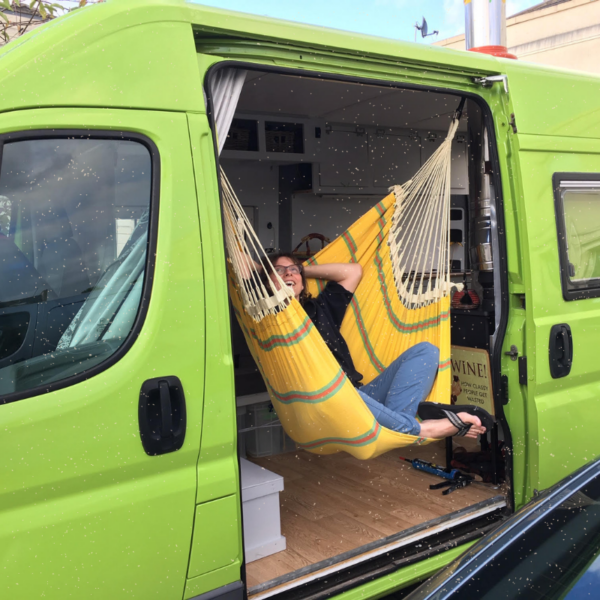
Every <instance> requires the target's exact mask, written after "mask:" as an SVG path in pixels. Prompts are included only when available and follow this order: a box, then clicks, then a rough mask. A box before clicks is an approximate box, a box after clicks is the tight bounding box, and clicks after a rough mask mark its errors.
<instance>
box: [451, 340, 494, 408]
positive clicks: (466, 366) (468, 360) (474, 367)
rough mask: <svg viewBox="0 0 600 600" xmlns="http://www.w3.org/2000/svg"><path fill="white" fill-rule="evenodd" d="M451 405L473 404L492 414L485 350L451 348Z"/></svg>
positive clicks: (492, 402) (488, 359)
mask: <svg viewBox="0 0 600 600" xmlns="http://www.w3.org/2000/svg"><path fill="white" fill-rule="evenodd" d="M452 404H473V405H474V406H479V407H481V408H483V409H485V410H487V411H488V412H489V413H490V414H491V415H493V414H494V396H493V394H492V374H491V372H490V355H489V353H488V351H487V350H479V349H477V348H465V347H463V346H452Z"/></svg>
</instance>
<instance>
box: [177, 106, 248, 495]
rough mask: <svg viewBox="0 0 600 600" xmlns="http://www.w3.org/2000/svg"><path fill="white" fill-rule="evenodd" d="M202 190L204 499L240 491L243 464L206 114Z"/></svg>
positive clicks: (198, 147) (196, 129)
mask: <svg viewBox="0 0 600 600" xmlns="http://www.w3.org/2000/svg"><path fill="white" fill-rule="evenodd" d="M187 119H188V124H189V135H190V141H191V148H192V158H193V162H194V173H195V181H196V187H197V194H198V213H199V215H200V227H201V230H202V235H203V238H202V243H203V247H204V248H207V249H209V250H207V252H206V254H205V255H204V254H203V256H204V257H205V258H204V260H205V262H204V289H205V293H206V314H205V319H206V348H207V368H206V384H205V404H204V417H203V418H204V427H203V439H202V448H201V452H200V459H199V461H198V492H197V494H198V495H197V502H198V504H200V503H202V502H206V501H208V500H213V499H216V498H221V497H224V496H228V495H230V494H237V495H238V497H239V494H240V487H239V469H238V459H237V447H236V444H235V442H236V436H237V432H236V420H235V388H234V381H233V360H232V356H231V333H230V329H229V300H228V295H227V277H226V272H225V252H224V246H223V226H222V221H221V208H220V203H219V202H216V201H215V200H216V199H217V198H218V197H219V188H218V184H217V170H216V163H215V148H214V145H213V137H212V131H211V130H210V127H209V125H208V120H207V118H206V116H205V115H200V114H190V115H188V116H187Z"/></svg>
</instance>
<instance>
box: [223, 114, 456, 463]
mask: <svg viewBox="0 0 600 600" xmlns="http://www.w3.org/2000/svg"><path fill="white" fill-rule="evenodd" d="M457 127H458V118H457V116H456V115H455V118H454V119H453V122H452V125H451V126H450V131H449V132H448V136H447V138H446V140H445V141H444V142H443V143H442V145H441V146H440V147H439V148H438V150H437V151H436V152H435V153H434V154H433V156H432V157H431V158H430V159H429V160H428V161H427V162H426V163H425V165H423V167H422V168H421V169H420V171H419V172H418V173H417V174H416V175H415V176H414V177H413V179H412V180H411V181H409V182H408V183H407V184H405V185H404V186H396V187H395V188H394V189H393V192H392V193H390V194H389V195H388V196H387V197H386V198H384V199H383V200H382V201H381V202H379V203H378V204H377V205H376V206H375V207H374V208H372V209H371V210H369V211H368V212H367V213H366V214H365V215H363V216H362V217H361V218H360V219H359V220H358V221H356V223H354V225H352V226H351V227H350V228H349V229H348V230H347V231H346V232H345V233H343V234H342V235H341V236H340V237H338V238H337V239H336V240H334V241H333V242H332V243H331V244H330V245H329V246H327V247H325V248H324V249H323V250H321V251H320V252H319V253H318V254H317V255H315V256H314V257H312V258H310V259H309V260H308V261H306V264H324V263H331V262H358V263H360V264H361V265H362V268H363V278H362V280H361V282H360V284H359V286H358V288H357V290H356V292H355V294H354V298H353V299H352V302H351V304H350V306H349V308H348V310H347V311H346V315H345V317H344V321H343V324H342V329H341V333H342V335H343V336H344V338H345V339H346V341H347V343H348V347H349V349H350V354H351V355H352V358H353V360H354V363H355V366H356V369H357V370H358V371H359V372H360V373H362V374H363V375H364V377H363V380H362V383H363V384H365V383H368V382H370V381H371V380H372V379H374V378H375V377H376V376H377V375H378V374H379V373H381V372H382V371H383V370H384V369H385V368H386V367H387V366H388V365H389V364H390V363H391V362H392V361H393V360H394V359H395V358H397V357H398V356H399V355H400V354H402V352H404V351H405V350H406V349H408V348H410V347H411V346H414V345H415V344H417V343H419V342H425V341H427V342H430V343H431V344H433V345H434V346H436V347H437V348H439V350H440V364H439V370H438V374H437V377H436V380H435V383H434V386H433V389H432V391H431V393H430V395H429V397H428V400H430V401H435V402H442V403H449V402H450V387H451V377H450V374H451V371H450V320H449V317H450V312H449V311H450V281H449V226H450V223H449V212H450V205H449V202H450V150H451V142H452V139H453V137H454V134H455V132H456V129H457ZM221 181H222V184H223V190H224V212H225V234H226V245H227V249H228V254H229V284H230V295H231V299H232V303H233V307H234V311H235V314H236V317H237V318H238V320H239V322H240V325H241V327H242V330H243V332H244V335H245V337H246V341H247V343H248V346H249V348H250V351H251V352H252V354H253V357H254V359H255V361H256V364H257V365H258V368H259V370H260V372H261V374H262V376H263V378H264V380H265V383H266V386H267V390H268V392H269V395H270V398H271V401H272V403H273V406H274V408H275V411H276V413H277V416H278V417H279V420H280V421H281V424H282V426H283V428H284V430H285V431H286V433H287V434H288V435H289V436H290V437H291V438H292V439H293V440H294V441H295V442H296V444H297V445H298V446H299V447H300V448H303V449H305V450H308V451H310V452H314V453H317V454H332V453H335V452H340V451H344V452H348V453H350V454H352V455H353V456H355V457H356V458H359V459H369V458H373V457H375V456H378V455H380V454H383V453H385V452H388V451H389V450H392V449H394V448H399V447H403V446H407V445H412V444H423V443H428V442H429V441H431V440H428V439H426V438H420V437H416V436H412V435H406V434H403V433H398V432H395V431H392V430H389V429H386V428H385V427H382V426H381V425H380V424H379V423H378V422H377V421H376V420H375V418H374V417H373V414H372V413H371V411H370V410H369V409H368V408H367V406H366V404H365V403H364V402H363V400H362V399H361V397H360V395H359V394H358V392H357V391H356V389H355V388H354V386H353V385H352V383H351V382H350V381H349V380H348V379H347V377H346V375H345V374H344V372H343V371H342V369H341V368H340V365H339V364H338V362H337V361H336V359H335V358H334V356H333V355H332V354H331V352H330V351H329V349H328V347H327V345H326V344H325V342H324V341H323V339H322V337H321V335H320V334H319V332H318V331H317V329H316V327H315V326H314V325H313V323H312V321H311V320H310V319H309V318H308V316H307V315H306V312H305V311H304V309H303V308H302V306H301V305H300V304H299V303H298V302H297V301H296V300H295V299H294V298H293V293H292V292H291V290H290V289H289V288H288V287H287V286H285V285H284V284H283V281H281V280H280V289H279V290H277V289H276V287H275V285H273V284H272V283H271V282H270V280H268V279H267V280H266V281H265V279H261V278H260V277H259V275H258V273H257V271H256V268H255V267H254V264H253V262H252V261H251V260H250V259H249V257H248V254H249V253H251V252H252V251H253V250H254V252H255V256H257V257H258V259H257V260H258V261H259V263H260V264H261V265H263V268H264V266H266V265H267V262H268V261H267V259H266V257H265V256H264V254H262V249H261V247H260V243H259V241H258V238H257V237H256V235H255V234H254V232H253V231H252V228H251V226H250V224H249V222H248V220H247V218H246V215H245V213H244V211H243V209H242V208H241V206H240V204H239V201H238V200H237V198H236V197H235V193H234V192H233V189H232V188H231V185H230V184H229V182H228V181H227V178H226V177H225V174H224V173H223V172H221ZM244 272H245V273H248V272H249V273H250V275H249V278H243V277H240V276H238V274H240V273H244ZM325 283H326V282H322V281H316V280H309V291H310V293H311V294H313V295H317V294H318V293H319V291H320V290H321V289H323V287H324V284H325ZM267 288H268V289H267Z"/></svg>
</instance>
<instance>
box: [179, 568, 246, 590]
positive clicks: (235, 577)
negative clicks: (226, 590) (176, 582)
mask: <svg viewBox="0 0 600 600" xmlns="http://www.w3.org/2000/svg"><path fill="white" fill-rule="evenodd" d="M240 566H241V563H240V561H239V560H235V561H234V562H233V563H231V565H229V566H228V567H223V568H222V569H217V570H216V571H211V572H210V573H206V574H205V575H199V576H198V577H194V578H192V579H188V581H187V583H186V585H185V592H184V595H183V598H184V600H188V598H194V597H196V596H200V594H205V593H206V592H210V591H211V590H216V589H217V588H220V587H223V586H224V585H227V584H228V583H234V582H235V581H239V580H240Z"/></svg>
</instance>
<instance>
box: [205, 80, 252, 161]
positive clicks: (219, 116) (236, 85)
mask: <svg viewBox="0 0 600 600" xmlns="http://www.w3.org/2000/svg"><path fill="white" fill-rule="evenodd" d="M245 79H246V71H244V70H242V69H219V70H218V71H217V72H216V73H215V75H214V76H213V78H212V81H211V85H210V87H211V91H212V98H213V108H214V111H215V124H216V127H217V145H218V148H219V154H221V151H222V150H223V146H225V140H226V139H227V133H228V132H229V128H230V127H231V122H232V121H233V115H234V114H235V109H236V107H237V104H238V101H239V99H240V94H241V93H242V87H244V80H245Z"/></svg>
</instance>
